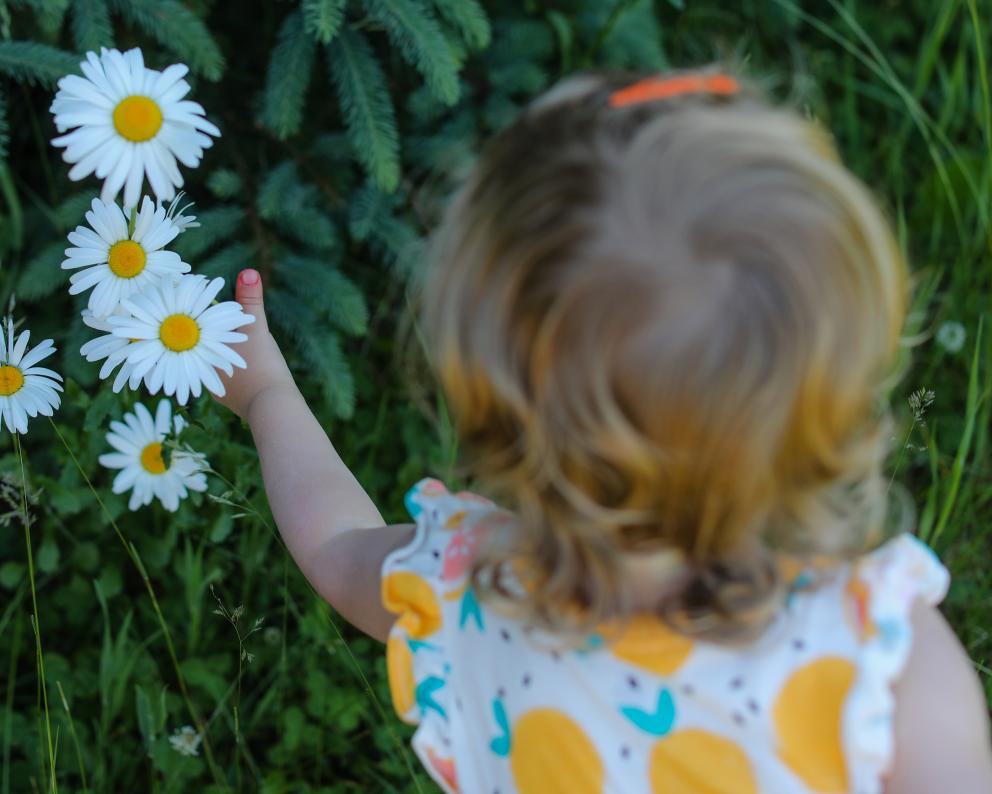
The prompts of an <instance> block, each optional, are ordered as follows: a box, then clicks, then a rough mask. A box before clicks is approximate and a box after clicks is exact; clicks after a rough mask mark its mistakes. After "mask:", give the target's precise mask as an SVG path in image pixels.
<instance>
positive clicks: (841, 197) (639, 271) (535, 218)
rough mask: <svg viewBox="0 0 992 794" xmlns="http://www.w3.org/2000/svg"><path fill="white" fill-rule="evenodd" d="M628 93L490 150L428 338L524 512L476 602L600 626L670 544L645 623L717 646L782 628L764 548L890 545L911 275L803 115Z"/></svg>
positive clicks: (500, 483)
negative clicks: (888, 471) (672, 560)
mask: <svg viewBox="0 0 992 794" xmlns="http://www.w3.org/2000/svg"><path fill="white" fill-rule="evenodd" d="M713 71H714V70H712V69H711V70H703V71H702V72H700V73H701V74H710V73H713ZM635 79H637V76H632V75H627V74H624V75H617V74H612V75H609V74H607V75H603V74H586V75H582V76H579V77H575V78H571V79H569V80H567V81H565V82H564V83H563V84H561V85H559V86H558V87H557V88H555V89H553V90H552V91H551V92H549V93H548V94H547V95H545V96H544V97H542V98H540V99H538V100H537V101H536V102H535V103H533V104H532V105H531V106H530V107H528V108H527V109H525V110H524V111H523V113H522V114H521V116H520V118H519V119H518V120H517V121H516V122H515V123H514V124H513V125H512V126H511V127H509V128H508V129H506V130H505V131H503V132H502V133H501V134H499V135H498V136H496V137H495V138H494V139H493V140H492V141H491V142H490V143H489V144H488V145H487V146H486V147H485V149H484V150H483V152H482V154H481V157H480V159H479V161H478V163H477V165H476V167H475V169H474V171H473V173H472V174H471V176H470V178H469V179H468V180H467V182H466V184H465V185H464V186H463V188H462V189H461V191H460V192H459V194H458V195H457V196H456V198H455V199H454V200H453V202H452V203H451V205H450V206H449V207H448V210H447V213H446V216H445V218H444V220H443V223H442V224H441V227H440V229H439V231H438V233H437V235H436V240H435V246H434V267H433V269H432V270H431V271H430V273H429V275H428V277H427V283H426V284H425V289H424V294H423V310H422V323H423V326H424V329H425V333H426V339H427V346H428V350H429V354H430V357H431V359H432V363H433V366H434V367H435V370H436V372H437V374H438V376H439V378H440V383H441V386H442V388H443V391H444V393H445V395H446V396H447V399H448V402H449V406H450V409H451V411H452V414H453V416H454V418H455V421H456V425H457V429H458V431H459V433H460V435H461V438H462V440H463V447H464V449H465V450H466V451H467V453H468V457H467V460H466V465H467V467H468V471H469V472H470V473H471V474H472V475H473V476H474V477H476V478H477V480H478V482H479V484H480V486H481V487H482V488H483V489H484V490H486V491H488V492H489V493H491V494H493V495H494V496H496V497H497V498H499V499H502V500H504V501H506V502H507V503H508V506H510V507H512V508H513V509H514V511H515V515H516V518H515V521H514V522H513V525H512V526H513V528H512V531H510V532H509V533H508V534H506V535H505V536H501V537H499V538H497V539H495V542H494V543H493V544H491V547H490V548H489V549H488V551H487V552H486V553H485V554H484V555H483V556H482V557H480V558H479V559H478V560H477V561H476V571H475V581H476V584H477V585H478V586H479V587H481V588H482V589H483V590H484V591H485V592H486V593H488V595H489V596H498V597H500V598H501V599H503V600H504V601H507V602H509V603H510V604H512V605H513V606H514V607H515V608H516V609H517V610H519V612H520V613H522V615H523V616H524V617H525V618H526V619H528V620H532V621H536V622H537V623H538V624H541V625H544V626H547V627H551V628H554V629H562V628H563V627H566V626H574V625H576V623H578V624H580V625H581V626H582V627H587V626H589V625H592V624H595V623H598V622H600V621H603V620H608V619H612V618H617V617H620V616H623V615H624V614H626V613H627V612H628V611H629V608H630V602H631V596H630V592H629V590H630V588H629V587H628V586H627V582H626V577H625V575H624V571H625V569H624V565H623V560H624V559H625V558H626V557H627V556H628V555H630V554H637V553H640V552H643V551H644V550H654V549H668V550H671V551H673V552H676V553H677V554H678V559H679V560H680V571H681V574H680V575H681V578H680V580H679V581H680V582H681V584H680V585H679V586H678V587H677V588H676V590H675V592H674V594H670V595H669V596H667V597H665V598H664V599H662V600H661V601H660V602H659V603H658V604H657V611H658V612H659V613H660V614H662V615H664V616H666V617H667V618H668V619H669V620H671V621H673V622H675V623H677V624H678V625H680V626H682V627H685V628H686V629H687V630H690V631H696V632H699V633H703V634H708V635H710V636H714V637H727V636H731V635H736V634H740V633H741V632H745V633H746V632H751V631H753V630H754V628H755V627H756V626H762V625H764V622H765V620H766V619H767V618H768V617H769V616H770V615H772V614H773V613H774V610H775V609H776V608H777V606H778V604H779V603H780V596H781V594H782V587H781V581H780V580H781V577H780V576H779V574H778V566H777V564H776V559H777V558H778V556H779V555H783V554H788V555H817V556H820V557H826V558H829V559H835V560H836V559H842V558H848V557H852V556H855V555H858V554H860V553H862V552H863V551H865V550H866V549H867V548H869V547H870V546H871V545H873V544H875V543H877V542H878V540H879V539H880V538H879V537H878V529H879V527H880V525H881V520H882V516H883V514H884V511H885V505H884V502H885V491H886V488H885V482H884V480H883V479H882V476H881V468H882V465H883V462H884V458H885V453H886V439H887V435H888V434H887V433H886V432H885V427H886V420H887V411H886V408H885V401H884V394H883V388H882V384H883V382H884V380H885V377H886V375H887V374H888V373H889V372H890V369H891V366H892V362H893V359H894V356H895V353H896V350H897V346H898V342H899V337H900V331H901V328H902V324H903V319H904V313H905V310H906V304H907V298H908V292H909V287H908V281H907V272H906V266H905V263H904V260H903V257H902V255H901V253H900V249H899V246H898V245H897V242H896V240H895V239H894V237H893V234H892V232H891V230H890V227H889V225H888V223H887V222H886V220H885V218H884V217H883V214H882V213H881V212H880V210H879V208H878V206H877V205H876V203H875V201H874V200H873V199H872V197H871V195H870V192H869V191H868V189H867V188H866V187H865V186H864V185H863V184H862V183H861V182H859V180H858V179H857V178H856V177H854V176H853V175H852V174H851V173H850V172H849V171H848V170H847V169H846V168H844V166H843V165H842V164H841V162H840V160H839V158H838V156H837V154H836V151H835V147H834V145H833V143H832V140H831V137H830V135H829V134H828V133H827V132H826V131H825V130H824V129H823V128H822V127H821V126H819V125H818V124H817V123H815V122H813V121H809V120H806V119H804V118H802V117H801V116H800V115H799V114H798V113H796V112H794V111H792V110H788V109H783V108H778V107H774V106H772V105H771V104H770V103H769V102H768V101H767V100H766V99H765V98H764V97H763V96H762V93H761V92H760V91H759V90H758V89H757V88H756V87H755V86H753V85H751V84H749V83H747V82H744V81H742V82H741V86H742V87H741V90H740V91H739V92H737V93H735V94H734V95H732V96H717V95H706V94H693V95H686V96H680V97H675V98H670V99H666V100H663V101H652V102H642V103H638V104H633V105H631V106H629V107H611V106H610V104H609V102H608V99H609V97H610V95H611V94H612V93H613V92H615V91H616V90H618V89H620V88H621V87H624V86H627V85H629V84H630V83H632V82H633V81H634V80H635ZM686 574H687V575H686ZM521 580H523V587H520V586H518V585H519V584H520V582H521Z"/></svg>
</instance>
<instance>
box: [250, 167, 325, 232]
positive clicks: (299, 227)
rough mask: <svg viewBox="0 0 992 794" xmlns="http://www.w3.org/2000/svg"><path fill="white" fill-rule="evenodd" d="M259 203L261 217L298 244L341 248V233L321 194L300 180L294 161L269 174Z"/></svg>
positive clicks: (259, 197)
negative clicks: (339, 244) (327, 210)
mask: <svg viewBox="0 0 992 794" xmlns="http://www.w3.org/2000/svg"><path fill="white" fill-rule="evenodd" d="M256 203H257V206H258V213H259V215H261V216H262V217H263V218H265V220H267V221H272V222H273V223H275V224H276V225H277V226H278V227H279V228H280V229H281V230H282V231H283V232H285V233H286V234H288V235H289V236H290V237H292V238H293V239H294V240H297V241H299V242H301V243H303V244H304V245H307V246H309V247H311V248H314V249H316V250H320V251H326V250H330V249H333V248H336V247H338V233H337V229H336V227H335V226H334V222H333V221H332V220H331V219H330V218H329V217H328V216H327V214H326V213H325V212H324V210H323V209H322V208H321V206H320V205H321V196H320V193H319V192H318V191H317V189H316V188H315V187H314V186H313V185H309V184H306V183H304V182H302V181H301V180H300V177H299V173H298V171H297V168H296V164H295V163H293V162H292V161H288V160H287V161H286V162H284V163H281V164H280V165H277V166H276V167H275V168H273V169H272V170H271V171H269V173H268V174H266V176H265V179H264V180H263V181H262V186H261V188H260V189H259V191H258V200H257V202H256Z"/></svg>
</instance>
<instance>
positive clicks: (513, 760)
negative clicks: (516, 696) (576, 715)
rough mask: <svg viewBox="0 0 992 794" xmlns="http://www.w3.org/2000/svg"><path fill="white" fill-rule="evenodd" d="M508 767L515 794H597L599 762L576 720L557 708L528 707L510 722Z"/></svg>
mask: <svg viewBox="0 0 992 794" xmlns="http://www.w3.org/2000/svg"><path fill="white" fill-rule="evenodd" d="M510 767H511V769H512V770H513V781H514V783H516V786H517V791H518V792H519V794H600V792H602V790H603V776H604V771H603V762H602V760H600V757H599V753H597V752H596V746H595V745H594V744H593V743H592V740H590V739H589V737H588V736H587V735H586V733H585V731H583V730H582V728H580V727H579V725H578V723H577V722H575V721H574V720H573V719H571V718H570V717H568V716H566V715H565V714H563V713H562V712H560V711H558V710H557V709H532V710H531V711H527V712H525V713H524V714H522V715H521V716H520V717H519V718H518V719H517V721H516V722H515V723H514V725H513V748H512V750H511V751H510Z"/></svg>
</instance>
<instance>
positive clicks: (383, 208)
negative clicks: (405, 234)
mask: <svg viewBox="0 0 992 794" xmlns="http://www.w3.org/2000/svg"><path fill="white" fill-rule="evenodd" d="M395 204H396V202H395V201H394V200H393V197H392V196H391V195H390V194H389V193H383V192H382V191H381V190H379V189H378V188H377V187H376V186H375V185H373V184H365V185H364V186H363V187H361V188H360V189H359V190H357V191H356V192H355V194H354V195H353V196H352V198H351V203H350V206H349V217H348V231H349V232H351V236H352V237H354V238H355V239H356V240H364V239H366V238H367V237H368V236H369V234H370V233H371V231H372V229H374V228H375V227H376V226H377V225H379V224H380V223H383V222H384V221H385V220H386V219H387V218H389V217H391V216H392V212H393V207H394V206H395Z"/></svg>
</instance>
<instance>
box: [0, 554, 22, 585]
mask: <svg viewBox="0 0 992 794" xmlns="http://www.w3.org/2000/svg"><path fill="white" fill-rule="evenodd" d="M24 571H25V565H24V563H23V562H17V561H14V560H9V561H7V562H5V563H4V564H3V565H0V587H4V588H6V589H7V590H13V589H14V588H15V587H17V585H18V584H19V583H20V581H21V579H22V578H23V577H24Z"/></svg>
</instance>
